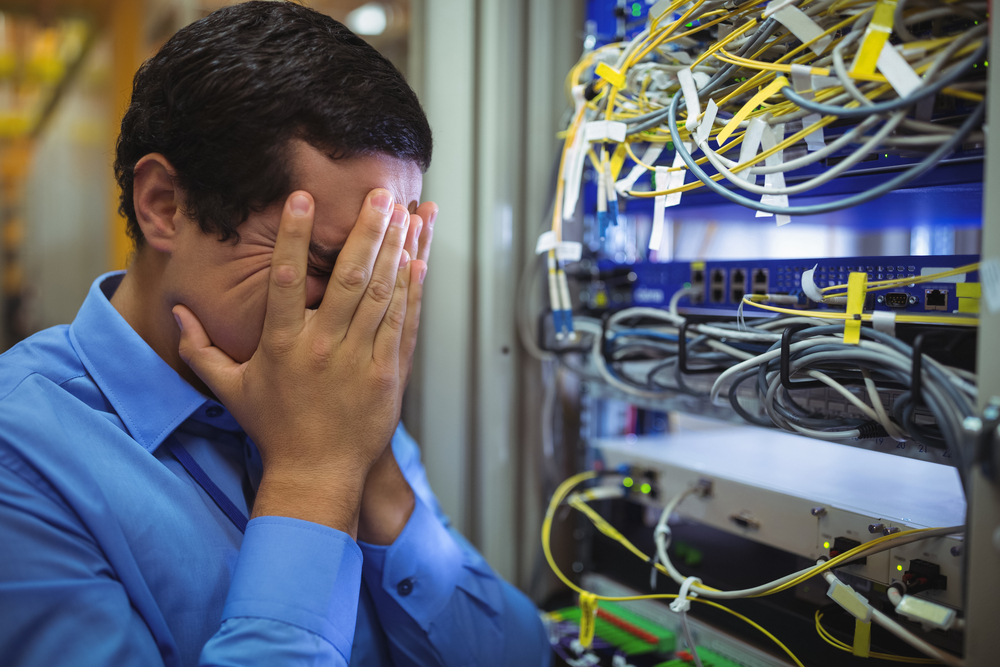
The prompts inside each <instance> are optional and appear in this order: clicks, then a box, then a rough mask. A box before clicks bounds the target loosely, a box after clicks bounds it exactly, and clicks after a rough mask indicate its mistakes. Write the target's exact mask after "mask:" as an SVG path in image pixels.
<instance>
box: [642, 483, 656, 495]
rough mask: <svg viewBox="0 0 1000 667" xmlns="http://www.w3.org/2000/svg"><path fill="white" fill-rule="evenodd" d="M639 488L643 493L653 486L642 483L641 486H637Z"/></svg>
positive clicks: (650, 489)
mask: <svg viewBox="0 0 1000 667" xmlns="http://www.w3.org/2000/svg"><path fill="white" fill-rule="evenodd" d="M639 490H640V491H642V492H643V493H649V492H650V491H652V490H653V487H651V486H650V485H649V484H643V485H642V486H640V487H639Z"/></svg>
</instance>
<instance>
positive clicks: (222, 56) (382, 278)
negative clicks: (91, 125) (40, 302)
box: [0, 2, 548, 666]
mask: <svg viewBox="0 0 1000 667" xmlns="http://www.w3.org/2000/svg"><path fill="white" fill-rule="evenodd" d="M430 155H431V134H430V129H429V127H428V125H427V121H426V118H425V117H424V115H423V112H422V110H421V109H420V105H419V103H418V102H417V99H416V97H415V95H414V94H413V92H412V91H411V90H410V89H409V87H408V86H407V85H406V83H405V81H404V80H403V78H402V76H401V75H400V74H399V72H398V71H396V70H395V69H394V68H393V67H392V65H391V64H389V63H388V61H386V60H385V59H384V58H382V57H381V56H380V55H378V53H376V52H375V51H374V50H373V49H372V48H371V47H369V46H368V45H366V44H365V43H364V42H363V41H362V40H360V39H358V38H357V37H356V36H354V35H353V34H351V33H350V32H349V31H348V30H347V29H346V28H344V27H343V26H342V25H341V24H339V23H337V22H336V21H333V20H332V19H330V18H327V17H325V16H322V15H320V14H318V13H316V12H314V11H311V10H309V9H306V8H304V7H301V6H298V5H295V4H292V3H278V2H248V3H246V4H242V5H236V6H232V7H228V8H225V9H222V10H220V11H218V12H216V13H214V14H212V15H211V16H209V17H208V18H206V19H204V20H202V21H198V22H197V23H195V24H192V25H191V26H189V27H187V28H185V29H184V30H182V31H180V32H179V33H178V34H177V35H175V36H174V37H173V38H172V39H171V40H170V41H169V42H168V43H167V44H166V45H165V46H164V47H163V48H162V49H161V50H160V52H159V53H158V54H157V55H156V56H154V57H153V58H152V59H151V60H149V61H148V62H147V63H145V64H144V65H143V67H142V69H141V70H140V71H139V73H138V74H137V75H136V78H135V83H134V90H133V95H132V100H131V104H130V106H129V109H128V111H127V112H126V114H125V117H124V119H123V121H122V132H121V136H120V139H119V142H118V148H117V160H116V163H115V171H116V175H117V178H118V181H119V183H120V185H121V187H122V194H121V210H122V212H123V213H124V215H125V216H126V218H127V220H128V230H129V234H130V235H131V237H132V238H133V239H134V241H135V245H136V250H135V254H134V257H133V259H132V262H131V265H130V267H129V270H128V272H127V273H124V274H122V273H112V274H108V275H105V276H102V277H100V278H99V279H98V280H97V281H96V282H95V283H94V285H93V287H92V288H91V291H90V294H89V296H88V297H87V299H86V301H85V302H84V304H83V306H82V307H81V309H80V312H79V314H78V316H77V318H76V319H75V321H74V322H73V323H72V324H71V325H69V326H68V327H67V326H63V327H55V328H53V329H49V330H46V331H43V332H41V333H39V334H37V335H35V336H33V337H31V338H30V339H28V340H26V341H24V342H23V343H21V344H20V345H18V346H16V347H15V348H13V349H12V350H10V351H9V352H7V353H6V354H5V355H3V357H2V358H0V563H2V565H0V620H2V623H0V664H3V665H11V666H13V665H45V666H52V665H62V664H66V665H89V664H93V665H115V666H121V665H143V666H147V665H156V664H164V665H195V664H200V665H227V666H228V665H241V666H245V665H307V664H308V665H342V664H348V663H350V664H364V665H390V664H396V665H404V664H416V665H431V664H448V665H477V664H478V665H504V664H509V665H531V664H544V663H546V662H547V660H548V658H547V653H548V644H547V641H546V638H545V633H544V631H543V629H542V627H541V624H540V622H539V619H538V616H537V614H536V612H535V610H534V608H533V606H532V605H531V603H530V602H529V601H528V600H527V599H526V598H525V597H524V596H523V595H522V594H520V593H519V592H518V591H517V590H516V589H514V588H513V587H511V586H510V585H508V584H506V583H505V582H503V581H502V580H501V579H500V578H499V577H497V576H496V574H495V573H493V572H492V571H491V570H490V568H489V566H488V565H487V564H486V563H485V562H484V561H483V559H482V558H481V557H480V556H479V555H478V554H477V553H476V552H475V550H473V549H472V547H471V546H469V545H468V544H467V543H466V542H465V541H464V540H463V539H462V538H461V537H460V536H459V535H458V534H457V533H455V532H454V531H453V530H451V529H449V528H448V524H447V520H446V519H445V518H444V517H443V516H442V514H441V512H440V509H439V508H438V505H437V503H436V500H435V498H434V495H433V493H432V492H431V490H430V488H429V486H428V484H427V480H426V476H425V474H424V471H423V468H422V466H421V464H420V461H419V453H418V451H417V449H416V445H415V444H414V443H413V441H412V440H411V439H410V438H409V436H408V435H407V434H406V432H405V431H404V430H403V429H402V427H398V428H397V423H398V420H399V409H400V401H401V397H402V393H403V389H404V387H405V385H406V380H407V377H408V375H409V370H410V360H411V356H412V353H413V349H414V345H415V341H416V331H417V323H418V319H419V311H420V298H421V293H422V283H423V279H424V275H425V272H426V269H427V264H426V260H427V257H428V254H429V251H430V243H431V236H432V232H433V226H434V222H435V217H436V215H437V207H436V206H435V205H434V204H433V203H428V202H425V203H423V204H419V205H418V201H419V198H420V188H421V178H422V172H423V170H424V169H426V167H427V165H428V163H429V162H430ZM390 441H391V445H389V443H390ZM387 445H388V446H387ZM248 517H249V522H248ZM355 540H356V541H355Z"/></svg>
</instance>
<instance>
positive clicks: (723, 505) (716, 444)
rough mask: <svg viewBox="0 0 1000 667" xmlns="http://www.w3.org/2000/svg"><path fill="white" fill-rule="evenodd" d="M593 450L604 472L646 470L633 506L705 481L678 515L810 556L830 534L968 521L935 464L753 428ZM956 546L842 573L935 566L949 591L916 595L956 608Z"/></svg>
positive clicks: (873, 559)
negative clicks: (651, 481)
mask: <svg viewBox="0 0 1000 667" xmlns="http://www.w3.org/2000/svg"><path fill="white" fill-rule="evenodd" d="M594 446H595V448H596V449H597V450H599V451H600V453H601V456H602V457H603V460H604V464H605V466H606V467H607V469H608V470H616V469H619V467H620V466H623V465H624V466H630V467H631V469H632V473H633V475H634V476H636V480H637V483H636V487H638V486H639V482H640V480H639V477H642V476H643V475H644V474H645V473H646V472H647V471H648V472H651V473H652V474H653V477H654V478H655V480H656V490H657V497H656V498H653V497H651V496H650V495H644V494H642V493H640V492H635V491H634V490H633V492H632V493H631V494H630V498H631V499H632V500H634V501H636V502H639V503H643V504H646V505H650V506H655V507H662V506H663V505H664V504H665V503H666V502H667V501H668V500H669V499H670V498H671V497H673V496H674V495H675V494H677V493H679V492H680V491H682V490H683V489H685V488H687V487H689V486H691V485H694V484H697V483H698V482H699V481H700V480H703V479H704V480H710V481H711V482H712V493H711V495H710V496H707V497H705V498H699V497H689V498H688V499H686V500H685V501H684V502H683V503H682V504H681V506H680V507H679V509H678V514H680V515H681V516H683V517H686V518H689V519H693V520H695V521H698V522H700V523H703V524H706V525H709V526H712V527H714V528H718V529H720V530H724V531H726V532H729V533H732V534H735V535H740V536H742V537H745V538H748V539H751V540H754V541H756V542H760V543H762V544H767V545H769V546H772V547H776V548H779V549H783V550H785V551H788V552H791V553H794V554H798V555H800V556H803V557H805V558H809V559H813V560H814V559H816V558H819V557H820V556H826V555H828V554H829V548H828V547H826V546H824V545H825V544H829V545H830V546H832V545H833V542H834V540H835V539H836V538H837V537H846V538H849V539H852V540H857V541H858V542H862V543H864V542H869V541H871V540H873V539H875V538H877V537H881V536H882V532H881V531H879V532H876V533H872V532H870V531H869V526H872V525H874V524H882V525H883V526H884V527H886V528H899V529H900V530H907V529H910V528H936V527H943V526H958V525H963V524H964V523H965V500H964V497H963V495H962V488H961V483H960V481H959V479H958V473H957V471H956V470H955V469H954V468H951V467H948V466H942V465H938V464H934V463H928V462H924V461H917V460H912V459H901V458H899V457H895V456H889V455H886V454H882V453H879V452H871V451H865V450H861V449H854V448H851V447H843V446H840V445H837V444H834V443H828V442H823V441H819V440H813V439H810V438H804V437H799V436H795V435H790V434H786V433H780V432H777V431H767V430H762V429H759V428H756V427H724V428H716V429H712V430H701V431H693V432H692V431H682V432H680V433H677V434H673V435H668V436H665V437H656V438H642V437H640V438H635V437H634V436H632V437H630V438H629V439H628V440H626V439H623V438H622V439H618V438H616V439H601V440H598V441H596V442H595V443H594ZM605 483H608V484H611V483H617V482H611V481H610V479H609V481H607V482H605ZM636 487H633V489H635V488H636ZM962 548H963V544H962V539H961V537H959V536H948V537H942V538H935V539H930V540H924V541H921V542H916V543H913V544H910V545H906V546H902V547H898V548H895V549H892V550H890V551H886V552H882V553H879V554H875V555H873V556H869V557H868V560H867V563H865V564H857V565H847V566H844V567H843V568H841V571H843V572H847V573H850V574H852V575H856V576H858V577H861V578H863V579H866V580H868V581H871V582H875V583H878V584H884V585H887V584H890V583H892V582H893V581H895V580H898V579H900V578H901V577H902V575H903V572H905V571H906V569H908V567H909V562H910V560H911V559H922V560H926V561H929V562H932V563H936V564H937V565H939V566H940V568H941V574H943V575H945V576H946V577H947V578H948V580H947V589H946V590H943V591H928V592H926V593H922V594H921V596H922V597H926V598H928V599H931V600H934V601H936V602H939V603H942V604H945V605H948V606H950V607H954V608H957V609H961V607H962V599H963V596H962V589H963V583H964V582H963V580H962V572H963V570H962V563H963V554H962ZM899 566H902V569H900V568H899ZM760 583H764V582H760Z"/></svg>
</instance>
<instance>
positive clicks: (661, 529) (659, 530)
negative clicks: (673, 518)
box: [653, 525, 673, 551]
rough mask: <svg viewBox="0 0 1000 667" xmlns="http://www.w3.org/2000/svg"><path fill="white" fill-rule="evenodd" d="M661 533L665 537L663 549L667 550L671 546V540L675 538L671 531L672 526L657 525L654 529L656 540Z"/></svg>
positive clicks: (654, 538)
mask: <svg viewBox="0 0 1000 667" xmlns="http://www.w3.org/2000/svg"><path fill="white" fill-rule="evenodd" d="M661 535H662V536H663V537H664V542H663V550H664V551H666V550H667V548H668V547H669V546H670V540H671V539H673V533H672V532H671V531H670V526H661V525H657V526H656V529H655V530H653V540H654V541H655V540H656V539H657V538H658V537H660V536H661Z"/></svg>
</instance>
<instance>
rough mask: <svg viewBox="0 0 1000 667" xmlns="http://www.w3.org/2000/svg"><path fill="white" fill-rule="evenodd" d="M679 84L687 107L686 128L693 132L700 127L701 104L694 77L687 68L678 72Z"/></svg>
mask: <svg viewBox="0 0 1000 667" xmlns="http://www.w3.org/2000/svg"><path fill="white" fill-rule="evenodd" d="M677 82H678V83H680V84H681V92H682V93H683V94H684V104H686V105H687V114H688V116H687V121H685V123H684V127H686V128H687V131H688V132H693V131H694V129H695V128H696V127H698V117H699V116H701V102H699V101H698V88H697V86H695V83H694V76H693V75H692V74H691V70H690V69H689V68H687V67H685V68H684V69H682V70H678V71H677Z"/></svg>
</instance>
